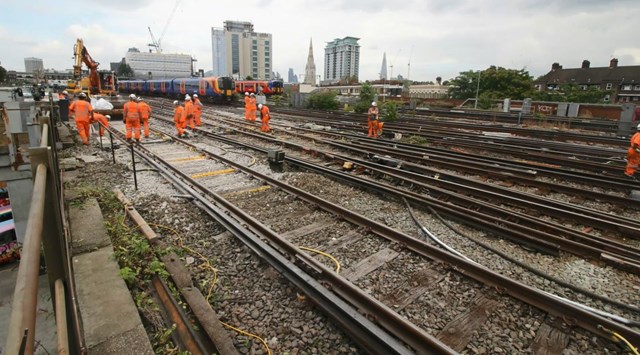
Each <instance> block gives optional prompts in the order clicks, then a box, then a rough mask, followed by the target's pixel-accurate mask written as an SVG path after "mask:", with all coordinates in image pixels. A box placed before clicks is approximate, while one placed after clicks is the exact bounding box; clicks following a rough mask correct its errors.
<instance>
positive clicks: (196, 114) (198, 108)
mask: <svg viewBox="0 0 640 355" xmlns="http://www.w3.org/2000/svg"><path fill="white" fill-rule="evenodd" d="M201 115H202V102H200V99H199V98H198V94H193V119H194V120H195V122H196V126H197V127H200V116H201Z"/></svg>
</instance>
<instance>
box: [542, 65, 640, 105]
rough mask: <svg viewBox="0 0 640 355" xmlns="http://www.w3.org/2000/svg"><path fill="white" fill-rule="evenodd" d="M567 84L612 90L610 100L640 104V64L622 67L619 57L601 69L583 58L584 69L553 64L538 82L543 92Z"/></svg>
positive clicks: (605, 98)
mask: <svg viewBox="0 0 640 355" xmlns="http://www.w3.org/2000/svg"><path fill="white" fill-rule="evenodd" d="M564 84H574V85H577V86H580V87H581V88H582V89H583V90H587V89H590V88H595V89H598V90H611V95H606V96H605V97H604V101H606V102H610V103H624V102H632V103H636V104H640V65H631V66H618V59H617V58H613V59H611V61H610V62H609V66H608V67H597V68H592V67H591V63H590V62H589V61H588V60H584V61H582V66H581V67H580V68H570V69H564V68H562V65H560V64H559V63H553V65H552V66H551V71H550V72H549V73H547V74H546V75H543V76H542V77H540V78H538V79H537V80H536V81H535V83H534V85H535V87H536V89H537V90H541V91H543V90H558V89H559V88H560V86H561V85H564Z"/></svg>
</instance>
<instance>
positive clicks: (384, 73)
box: [380, 52, 387, 80]
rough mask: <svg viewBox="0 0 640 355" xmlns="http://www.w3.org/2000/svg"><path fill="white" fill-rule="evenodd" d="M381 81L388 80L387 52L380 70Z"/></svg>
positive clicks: (384, 54)
mask: <svg viewBox="0 0 640 355" xmlns="http://www.w3.org/2000/svg"><path fill="white" fill-rule="evenodd" d="M380 80H387V52H384V53H383V54H382V68H380Z"/></svg>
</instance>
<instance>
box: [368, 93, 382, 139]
mask: <svg viewBox="0 0 640 355" xmlns="http://www.w3.org/2000/svg"><path fill="white" fill-rule="evenodd" d="M379 115H380V112H379V111H378V105H377V104H376V103H375V101H374V102H372V103H371V107H369V111H367V126H368V127H369V134H368V137H372V138H377V137H378V123H379V121H378V117H379Z"/></svg>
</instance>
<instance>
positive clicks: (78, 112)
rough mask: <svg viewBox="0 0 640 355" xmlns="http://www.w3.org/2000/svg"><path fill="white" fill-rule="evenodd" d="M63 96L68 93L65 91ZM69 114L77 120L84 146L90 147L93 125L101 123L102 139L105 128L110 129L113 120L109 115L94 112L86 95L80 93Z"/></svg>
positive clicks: (70, 107)
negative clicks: (110, 121) (110, 122)
mask: <svg viewBox="0 0 640 355" xmlns="http://www.w3.org/2000/svg"><path fill="white" fill-rule="evenodd" d="M63 94H64V95H68V94H67V93H66V91H63ZM69 114H70V115H71V116H73V117H74V119H75V122H76V128H77V129H78V134H79V135H80V139H81V140H82V144H83V145H89V137H90V136H91V132H90V127H91V124H93V123H96V122H99V123H100V129H99V131H98V133H99V135H100V137H102V136H104V127H109V120H110V119H111V116H109V115H103V114H101V113H98V112H93V107H92V106H91V103H90V102H89V101H88V100H87V95H86V94H85V93H80V95H79V96H78V100H76V101H74V102H72V103H71V105H70V106H69Z"/></svg>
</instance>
